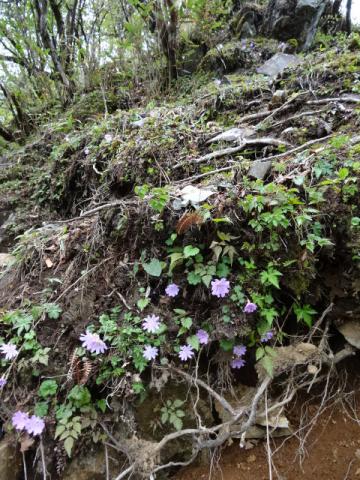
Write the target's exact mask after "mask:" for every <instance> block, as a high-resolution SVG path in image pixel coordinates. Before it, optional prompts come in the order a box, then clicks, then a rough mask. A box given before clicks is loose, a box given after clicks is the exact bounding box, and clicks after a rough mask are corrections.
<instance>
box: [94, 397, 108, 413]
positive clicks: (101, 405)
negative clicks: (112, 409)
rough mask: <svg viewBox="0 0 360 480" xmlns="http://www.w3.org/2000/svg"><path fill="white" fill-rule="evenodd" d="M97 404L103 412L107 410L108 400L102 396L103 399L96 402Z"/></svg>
mask: <svg viewBox="0 0 360 480" xmlns="http://www.w3.org/2000/svg"><path fill="white" fill-rule="evenodd" d="M96 405H97V407H98V409H99V410H101V411H102V413H105V412H106V400H105V398H102V399H101V400H98V401H97V402H96Z"/></svg>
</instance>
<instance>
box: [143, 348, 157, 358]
mask: <svg viewBox="0 0 360 480" xmlns="http://www.w3.org/2000/svg"><path fill="white" fill-rule="evenodd" d="M158 353H159V350H158V349H157V348H156V347H152V346H151V345H146V347H145V348H144V352H143V356H144V358H145V359H146V360H155V358H156V357H157V355H158Z"/></svg>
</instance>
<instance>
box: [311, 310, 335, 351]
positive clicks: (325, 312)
mask: <svg viewBox="0 0 360 480" xmlns="http://www.w3.org/2000/svg"><path fill="white" fill-rule="evenodd" d="M333 306H334V304H333V303H330V305H329V306H328V307H327V308H326V309H325V310H324V311H323V313H322V314H321V317H320V318H319V320H318V321H317V322H316V323H315V325H314V326H313V327H312V329H311V332H310V335H309V338H308V341H307V343H310V342H311V339H312V338H313V336H314V334H315V332H316V330H317V329H318V328H319V327H320V325H321V324H322V322H323V320H324V318H325V317H326V315H327V314H328V313H330V312H331V310H332V309H333Z"/></svg>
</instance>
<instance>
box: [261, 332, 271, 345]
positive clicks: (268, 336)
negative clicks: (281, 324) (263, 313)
mask: <svg viewBox="0 0 360 480" xmlns="http://www.w3.org/2000/svg"><path fill="white" fill-rule="evenodd" d="M273 336H274V332H272V331H271V330H269V331H268V332H266V333H264V335H263V336H262V337H261V339H260V342H262V343H266V342H268V341H269V340H271V339H272V338H273Z"/></svg>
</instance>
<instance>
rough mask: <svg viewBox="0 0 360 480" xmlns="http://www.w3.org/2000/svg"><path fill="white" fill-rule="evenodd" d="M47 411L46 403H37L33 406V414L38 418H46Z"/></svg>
mask: <svg viewBox="0 0 360 480" xmlns="http://www.w3.org/2000/svg"><path fill="white" fill-rule="evenodd" d="M48 411H49V405H48V404H47V403H46V402H38V403H36V404H35V408H34V414H35V415H37V416H38V417H46V415H47V414H48Z"/></svg>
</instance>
